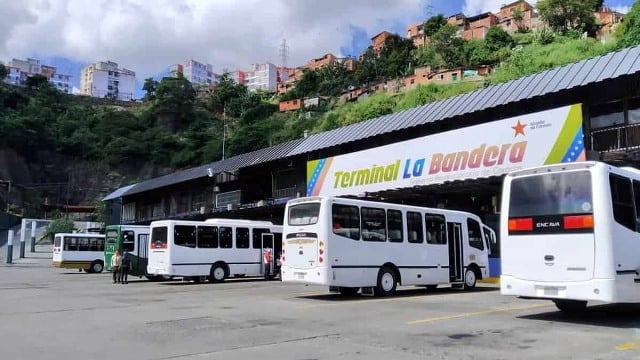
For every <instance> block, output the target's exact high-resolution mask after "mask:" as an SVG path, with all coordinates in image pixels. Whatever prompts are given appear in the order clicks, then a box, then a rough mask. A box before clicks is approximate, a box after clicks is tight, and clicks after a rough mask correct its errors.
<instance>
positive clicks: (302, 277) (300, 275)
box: [293, 272, 307, 280]
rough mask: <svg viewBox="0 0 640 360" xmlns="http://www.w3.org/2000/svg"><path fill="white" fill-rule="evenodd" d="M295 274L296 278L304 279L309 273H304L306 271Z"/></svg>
mask: <svg viewBox="0 0 640 360" xmlns="http://www.w3.org/2000/svg"><path fill="white" fill-rule="evenodd" d="M293 275H295V276H296V279H299V280H302V279H304V276H305V275H307V273H304V272H295V273H293Z"/></svg>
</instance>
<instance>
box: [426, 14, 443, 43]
mask: <svg viewBox="0 0 640 360" xmlns="http://www.w3.org/2000/svg"><path fill="white" fill-rule="evenodd" d="M445 25H447V19H446V18H445V17H444V15H442V14H438V15H436V16H432V17H430V18H429V19H427V21H425V22H424V24H423V25H422V29H423V30H422V32H423V38H424V40H426V38H431V37H432V36H433V34H435V33H437V32H438V30H440V28H441V27H443V26H445ZM423 43H426V41H425V42H423Z"/></svg>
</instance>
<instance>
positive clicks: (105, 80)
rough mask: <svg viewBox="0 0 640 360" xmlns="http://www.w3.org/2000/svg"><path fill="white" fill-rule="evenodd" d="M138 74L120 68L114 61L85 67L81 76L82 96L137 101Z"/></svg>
mask: <svg viewBox="0 0 640 360" xmlns="http://www.w3.org/2000/svg"><path fill="white" fill-rule="evenodd" d="M135 86H136V73H135V72H133V71H131V70H127V69H124V68H118V64H117V63H115V62H113V61H100V62H97V63H95V64H91V65H88V66H86V67H84V68H83V69H82V71H81V74H80V94H82V95H89V96H92V97H99V98H113V99H117V100H121V101H131V100H135Z"/></svg>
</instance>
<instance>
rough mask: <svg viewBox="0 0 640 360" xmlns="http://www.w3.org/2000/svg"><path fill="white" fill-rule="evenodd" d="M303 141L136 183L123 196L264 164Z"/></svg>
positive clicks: (295, 141)
mask: <svg viewBox="0 0 640 360" xmlns="http://www.w3.org/2000/svg"><path fill="white" fill-rule="evenodd" d="M304 140H305V139H295V140H292V141H288V142H286V143H282V144H278V145H275V146H272V147H268V148H264V149H260V150H256V151H252V152H250V153H246V154H241V155H237V156H233V157H230V158H228V159H224V160H220V161H216V162H213V163H210V164H206V165H201V166H196V167H193V168H189V169H185V170H182V171H177V172H175V173H172V174H168V175H164V176H160V177H157V178H153V179H149V180H147V181H143V182H141V183H138V184H137V185H136V186H135V187H133V188H131V189H128V191H125V192H124V194H123V195H127V196H128V195H133V194H137V193H141V192H145V191H149V190H153V189H158V188H162V187H165V186H169V185H173V184H178V183H181V182H185V181H189V180H194V179H198V178H203V177H207V176H208V169H209V168H211V171H212V172H213V173H214V174H217V173H221V172H223V171H230V170H235V169H240V168H243V167H247V166H251V165H256V164H261V163H265V162H268V161H272V160H277V159H281V158H284V157H287V156H288V154H289V152H290V151H291V149H293V148H294V147H295V146H297V145H298V144H300V143H301V142H303V141H304Z"/></svg>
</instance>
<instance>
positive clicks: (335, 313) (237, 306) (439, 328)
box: [0, 246, 640, 360]
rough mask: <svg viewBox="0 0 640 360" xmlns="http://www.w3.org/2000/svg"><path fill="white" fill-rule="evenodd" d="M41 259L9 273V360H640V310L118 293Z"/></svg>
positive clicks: (189, 288)
mask: <svg viewBox="0 0 640 360" xmlns="http://www.w3.org/2000/svg"><path fill="white" fill-rule="evenodd" d="M2 250H4V251H6V250H5V249H2ZM37 250H39V251H43V252H39V253H35V254H31V253H28V252H27V258H26V259H16V261H15V264H13V265H5V264H4V263H2V264H0V304H1V307H0V345H1V347H0V349H2V350H0V351H2V354H1V355H0V358H1V359H99V358H101V359H108V358H112V357H114V356H115V357H117V358H119V359H255V358H262V359H265V360H271V359H279V360H281V359H367V360H372V359H394V360H404V359H412V360H413V359H633V358H640V331H639V330H638V329H639V326H640V320H639V319H640V317H639V315H640V307H639V306H595V307H590V308H589V311H588V312H587V313H586V314H584V315H582V316H579V317H576V316H567V315H565V314H562V313H560V312H558V311H556V309H555V307H554V306H553V305H552V304H551V303H549V302H544V301H525V300H519V299H515V298H509V297H503V296H500V294H499V292H498V291H497V288H496V287H495V285H484V286H483V287H482V288H480V289H478V290H477V291H474V292H462V291H459V290H452V289H448V288H443V289H437V290H434V291H427V290H424V289H416V288H402V289H401V290H400V292H399V294H398V295H397V296H395V297H391V298H369V297H351V298H343V297H340V296H337V295H330V294H327V292H326V289H325V288H322V287H313V286H304V285H290V284H283V283H281V282H277V281H273V282H265V281H261V280H231V281H227V282H225V283H222V284H199V285H196V284H191V283H182V282H178V281H174V282H167V283H151V282H147V281H141V280H135V281H131V282H130V284H128V285H119V284H115V285H114V284H112V283H111V281H110V274H109V273H103V274H85V273H79V272H76V271H68V270H63V269H56V268H53V267H51V265H50V258H49V256H50V255H49V253H48V251H49V250H50V247H40V246H38V247H37Z"/></svg>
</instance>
